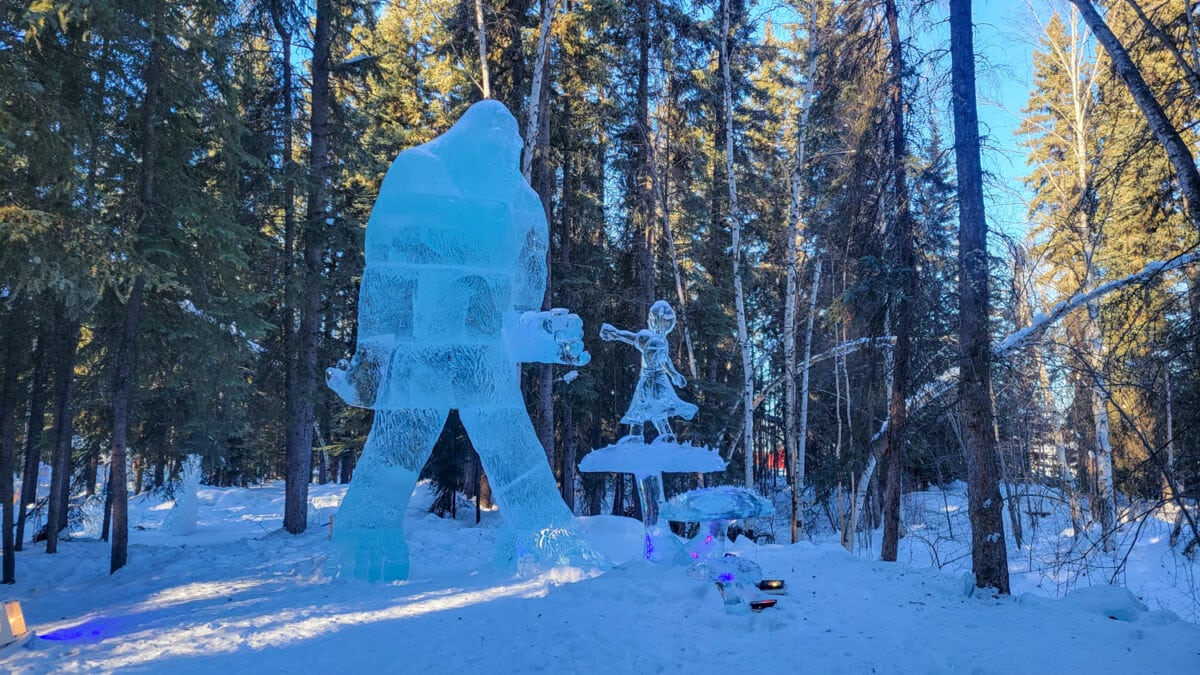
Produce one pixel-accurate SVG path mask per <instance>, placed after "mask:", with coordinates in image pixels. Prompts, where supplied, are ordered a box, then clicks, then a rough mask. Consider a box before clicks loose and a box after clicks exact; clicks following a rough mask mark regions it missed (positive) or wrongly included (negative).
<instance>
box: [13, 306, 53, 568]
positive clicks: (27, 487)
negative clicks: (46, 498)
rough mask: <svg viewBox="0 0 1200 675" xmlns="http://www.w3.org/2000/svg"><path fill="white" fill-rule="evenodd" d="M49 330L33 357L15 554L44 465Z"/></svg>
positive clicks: (46, 330)
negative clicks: (40, 469) (43, 444)
mask: <svg viewBox="0 0 1200 675" xmlns="http://www.w3.org/2000/svg"><path fill="white" fill-rule="evenodd" d="M50 330H52V329H47V327H46V326H45V325H43V326H42V334H41V335H39V336H38V338H37V346H36V347H35V348H34V354H33V380H32V381H31V382H30V385H29V421H28V423H27V424H26V427H25V467H24V471H23V472H22V473H21V508H20V509H19V513H18V514H17V536H16V541H15V542H14V544H13V548H14V550H17V551H20V550H22V548H23V546H24V542H25V519H26V518H27V516H28V508H27V507H28V506H29V505H31V504H33V503H35V502H36V501H37V486H38V469H39V468H41V463H42V431H43V429H44V427H45V426H46V414H45V413H46V387H45V384H46V383H45V379H46V352H47V351H49V344H48V343H49V337H48V336H49V335H50Z"/></svg>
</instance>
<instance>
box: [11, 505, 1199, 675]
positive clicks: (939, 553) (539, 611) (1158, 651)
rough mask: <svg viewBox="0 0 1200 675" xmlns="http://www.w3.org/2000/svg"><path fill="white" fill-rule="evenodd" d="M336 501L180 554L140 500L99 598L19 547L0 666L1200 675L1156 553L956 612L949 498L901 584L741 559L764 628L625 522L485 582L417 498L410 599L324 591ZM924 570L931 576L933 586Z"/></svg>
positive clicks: (215, 510) (449, 527)
mask: <svg viewBox="0 0 1200 675" xmlns="http://www.w3.org/2000/svg"><path fill="white" fill-rule="evenodd" d="M343 492H344V487H342V486H335V485H326V486H314V487H313V489H312V505H313V508H312V510H311V516H310V528H309V530H308V532H306V533H305V534H303V535H301V536H296V537H293V536H290V535H287V534H284V533H283V532H282V531H280V530H279V528H280V524H281V516H280V514H281V513H282V510H283V508H282V505H283V489H282V485H270V486H266V487H260V488H252V489H242V488H211V487H202V488H201V489H200V492H199V502H200V509H199V522H198V528H197V530H196V532H195V533H194V534H191V535H186V536H178V535H169V534H165V533H163V532H159V531H158V528H159V526H160V524H161V523H162V520H163V518H164V517H165V515H166V513H167V511H168V510H169V508H170V502H167V503H162V502H161V501H160V500H158V499H153V498H151V499H142V498H135V500H134V502H133V504H132V510H131V523H132V524H133V525H134V526H135V528H134V529H133V531H132V532H131V546H130V551H129V564H128V565H127V566H126V567H125V568H124V569H122V570H120V571H119V572H117V573H116V574H115V575H111V576H110V575H109V574H108V545H107V544H105V543H102V542H98V541H94V540H92V541H89V540H77V541H70V542H65V543H63V544H62V545H61V546H60V553H59V554H57V555H54V556H49V555H46V554H45V553H44V552H43V549H42V547H41V545H39V546H36V547H30V548H29V550H27V551H25V552H23V553H20V554H18V558H17V565H18V568H17V570H18V583H17V584H16V585H15V586H11V587H6V588H4V591H3V596H4V597H5V598H16V599H19V600H20V601H21V602H22V605H23V607H24V610H25V618H26V621H27V623H28V624H29V626H30V627H31V628H33V629H34V630H36V631H37V633H38V636H39V637H38V639H35V640H33V641H32V642H31V643H30V644H29V646H28V647H27V648H20V649H16V650H9V651H8V652H5V653H3V654H0V670H7V671H12V672H17V673H50V672H55V673H58V672H88V673H91V672H105V671H121V672H131V671H132V672H170V673H181V672H182V673H186V672H203V673H214V672H229V673H233V672H246V671H254V672H264V673H311V672H364V673H369V672H404V673H423V672H435V673H441V672H487V673H493V672H501V673H507V672H529V671H545V672H555V673H558V672H583V671H590V672H631V673H654V672H690V673H694V672H701V673H723V672H730V671H733V670H734V669H739V670H753V671H759V672H788V673H790V672H813V673H838V672H845V673H867V672H881V673H905V672H911V673H942V672H944V673H950V672H954V673H958V672H973V673H1034V672H1047V673H1085V672H1086V673H1147V672H1177V673H1194V672H1200V626H1197V625H1196V624H1194V623H1191V622H1189V621H1186V620H1181V619H1180V618H1179V617H1178V616H1177V614H1176V613H1173V612H1170V611H1166V610H1158V609H1147V607H1146V605H1150V606H1152V607H1158V606H1160V605H1166V606H1174V607H1176V611H1177V612H1180V613H1184V612H1186V610H1187V607H1188V606H1189V605H1188V603H1189V602H1190V600H1189V597H1188V594H1187V593H1186V590H1185V591H1182V592H1181V591H1180V590H1179V589H1180V586H1179V584H1177V583H1168V582H1165V581H1162V579H1163V578H1165V577H1164V576H1163V569H1158V568H1155V561H1156V560H1157V561H1158V563H1161V564H1162V565H1166V564H1167V563H1166V562H1165V556H1169V557H1172V559H1173V554H1169V552H1167V551H1166V549H1165V544H1163V545H1162V546H1161V547H1160V546H1159V544H1158V543H1153V544H1151V543H1149V542H1150V539H1153V538H1154V537H1155V536H1157V535H1155V534H1153V533H1151V535H1150V538H1146V534H1143V539H1144V540H1145V541H1146V542H1148V543H1147V545H1146V546H1144V547H1138V548H1137V549H1135V553H1136V555H1133V554H1131V555H1130V556H1129V558H1130V562H1129V563H1128V565H1127V571H1126V573H1125V575H1124V577H1123V578H1122V579H1121V580H1122V581H1124V582H1126V583H1128V584H1130V586H1131V587H1132V588H1133V590H1134V591H1137V592H1138V593H1139V594H1141V595H1142V597H1143V598H1145V602H1144V603H1143V602H1140V601H1139V600H1138V598H1137V597H1135V595H1134V593H1132V592H1130V591H1128V590H1125V589H1124V588H1116V587H1109V586H1103V585H1097V586H1091V587H1087V588H1078V589H1077V590H1075V591H1073V592H1071V593H1069V594H1067V595H1066V596H1065V598H1063V599H1058V600H1052V599H1048V598H1047V597H1045V596H1046V595H1049V594H1052V593H1054V592H1056V591H1057V590H1059V588H1058V587H1057V585H1056V582H1055V581H1054V580H1055V578H1056V577H1055V574H1056V571H1055V570H1053V569H1045V568H1042V567H1040V566H1039V565H1034V564H1031V565H1029V566H1027V568H1025V570H1024V571H1018V572H1015V573H1014V592H1015V593H1016V596H1015V597H1004V598H994V597H992V596H990V595H988V594H984V593H974V594H972V595H967V594H966V593H965V592H964V590H965V589H967V588H969V587H970V584H969V583H964V579H963V577H962V575H961V569H962V566H963V565H964V564H965V565H966V566H967V567H969V561H966V562H965V563H964V560H965V559H956V558H961V556H962V555H963V551H961V544H958V543H957V542H955V541H951V540H949V539H948V538H946V537H943V535H947V536H948V532H946V533H942V534H938V532H940V528H941V527H942V526H940V525H934V524H933V522H937V518H932V517H927V516H929V515H930V514H938V513H939V512H938V508H940V509H941V511H940V516H941V518H942V519H945V517H946V516H947V515H949V517H950V520H949V521H946V523H947V524H946V525H945V527H946V528H947V529H949V528H950V527H954V528H956V529H955V532H956V533H958V532H960V530H959V529H957V528H959V527H962V528H965V522H958V521H956V520H955V518H956V514H957V513H958V512H959V511H960V510H965V507H963V506H962V504H961V501H956V497H955V495H954V494H953V493H951V494H947V495H942V494H941V493H918V494H916V495H913V496H910V497H909V498H908V499H909V501H908V506H907V507H906V508H907V514H906V522H907V528H908V532H909V536H908V537H906V538H905V539H904V540H903V548H902V562H901V563H899V564H885V563H881V562H876V561H872V560H870V559H869V558H867V557H863V556H859V555H852V554H849V553H847V552H845V551H844V550H843V549H841V548H840V547H839V546H837V545H836V544H833V543H818V544H811V543H800V544H796V545H793V546H782V545H761V546H759V545H754V544H750V543H747V542H746V540H739V542H738V543H736V544H734V545H733V546H732V548H733V549H734V550H735V551H737V552H738V553H739V554H741V555H743V556H747V557H750V558H752V559H754V560H756V561H758V562H759V563H760V564H761V565H762V567H763V569H764V572H765V573H766V575H767V576H768V577H780V578H784V579H786V580H787V581H788V584H789V589H790V592H789V594H788V595H786V596H782V597H781V598H780V602H779V604H778V606H777V607H775V608H773V609H768V610H764V611H763V612H761V613H757V614H750V613H745V614H742V613H728V612H727V611H726V610H725V608H724V605H723V604H722V602H721V599H720V596H719V594H718V591H717V590H716V588H715V587H714V586H713V585H712V584H710V583H705V582H700V581H695V580H693V579H690V578H688V576H687V575H686V574H685V572H684V570H683V569H680V568H678V567H672V566H667V565H654V564H649V563H644V562H641V561H640V560H639V559H638V555H639V552H640V548H641V541H642V539H641V529H640V525H639V524H638V523H636V522H634V521H631V520H629V519H625V518H615V517H611V516H602V517H596V518H588V519H585V520H584V527H585V530H586V534H587V536H588V537H589V538H590V539H591V540H592V541H593V543H594V544H595V545H596V546H597V547H598V548H601V549H602V550H604V551H605V552H607V553H608V554H609V555H610V557H612V558H614V559H615V560H617V561H623V564H620V565H618V566H616V567H615V568H612V569H605V570H589V569H576V568H559V569H551V570H542V571H537V570H526V571H525V573H524V574H517V573H515V572H513V571H511V570H504V569H500V568H498V567H496V566H495V565H493V563H492V552H493V540H494V536H495V532H496V525H497V523H498V519H499V515H498V514H497V513H494V512H492V513H485V514H484V521H483V523H482V524H481V525H478V526H477V525H475V523H474V520H473V513H470V512H469V510H466V509H464V512H463V513H461V514H460V515H461V516H462V518H461V519H460V520H457V521H453V520H443V519H439V518H437V517H435V516H432V515H429V514H427V513H425V512H424V509H425V508H426V507H427V506H428V504H429V503H430V497H429V495H428V493H427V491H426V490H425V488H424V487H423V486H419V487H418V494H417V495H415V496H414V499H413V503H412V507H411V511H410V514H409V519H408V522H407V531H408V533H409V542H410V548H411V553H412V578H411V579H410V580H408V581H406V582H403V583H397V584H368V583H365V582H357V581H344V580H331V579H329V578H328V577H327V576H325V575H324V574H323V572H322V569H321V568H322V561H323V559H324V556H325V554H326V551H327V547H328V536H329V526H328V523H329V521H330V515H331V514H333V513H334V511H335V510H336V507H337V505H338V503H339V502H340V500H341V496H342V494H343ZM923 520H929V521H932V522H930V523H923V522H921V521H923ZM1156 526H1157V525H1152V527H1156ZM1053 527H1058V524H1054V525H1053ZM1049 528H1051V524H1050V523H1047V524H1045V525H1043V526H1042V527H1041V528H1040V529H1041V530H1042V533H1043V534H1044V533H1045V532H1047V531H1049ZM922 531H924V532H925V533H926V534H925V535H922V534H921V533H922ZM961 532H962V533H963V534H964V535H965V533H966V530H965V529H962V530H961ZM1055 534H1056V535H1058V534H1061V530H1059V531H1057V532H1055ZM922 536H924V538H922ZM964 538H965V537H964ZM1058 538H1060V539H1061V537H1058ZM1043 539H1044V540H1045V541H1047V542H1049V541H1052V540H1053V539H1054V537H1043ZM927 542H928V543H927ZM1051 545H1052V544H1049V543H1046V544H1043V545H1042V547H1043V548H1045V547H1046V546H1051ZM1037 548H1038V547H1037V546H1035V547H1033V548H1031V549H1030V551H1029V552H1026V551H1024V550H1021V551H1015V550H1014V551H1013V560H1014V564H1016V560H1017V558H1019V557H1021V556H1027V557H1029V558H1030V559H1034V558H1038V556H1041V555H1043V554H1044V553H1045V551H1043V550H1035V549H1037ZM875 550H876V551H877V550H878V548H877V544H876V545H875ZM932 552H936V560H938V561H939V562H941V563H942V564H943V569H941V570H939V569H938V568H936V567H930V566H929V562H930V560H931V559H935V556H934V555H933V553H932ZM1156 556H1157V557H1156ZM906 560H909V561H910V562H911V564H910V562H905V561H906ZM1172 564H1176V563H1172ZM1030 570H1032V571H1030ZM1061 572H1062V570H1061V569H1060V570H1058V572H1057V573H1061ZM1094 576H1095V575H1094ZM1081 579H1082V580H1081ZM1086 579H1087V577H1086V575H1084V576H1080V575H1075V576H1074V581H1073V582H1072V585H1075V586H1084V585H1086V584H1087V583H1089V582H1088V581H1086ZM1139 580H1142V581H1139ZM1099 581H1100V579H1099V578H1093V579H1092V580H1091V582H1092V583H1096V582H1099ZM1139 584H1140V586H1139ZM1039 585H1040V588H1039ZM1139 589H1140V590H1139ZM1026 591H1037V592H1038V593H1037V594H1035V593H1032V592H1026ZM1022 593H1023V594H1022Z"/></svg>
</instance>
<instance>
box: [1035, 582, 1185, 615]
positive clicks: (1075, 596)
mask: <svg viewBox="0 0 1200 675" xmlns="http://www.w3.org/2000/svg"><path fill="white" fill-rule="evenodd" d="M1021 601H1022V602H1026V600H1025V597H1024V596H1022V598H1021ZM1059 602H1060V603H1061V606H1063V607H1067V608H1069V609H1075V610H1079V611H1082V612H1086V613H1089V614H1099V615H1101V616H1106V617H1108V618H1110V619H1113V620H1116V621H1127V622H1130V623H1132V622H1135V621H1140V622H1143V623H1144V622H1147V621H1148V622H1150V623H1156V624H1163V623H1174V622H1176V621H1179V616H1178V615H1176V614H1175V613H1174V612H1170V611H1167V610H1159V611H1155V612H1151V611H1150V608H1148V607H1146V605H1145V604H1144V603H1142V601H1141V600H1138V599H1137V596H1135V595H1134V594H1133V593H1132V592H1131V591H1130V590H1129V589H1128V588H1123V587H1120V586H1088V587H1086V588H1080V589H1077V590H1075V591H1072V592H1071V593H1070V594H1068V595H1067V596H1066V597H1064V598H1063V599H1062V600H1060V601H1059Z"/></svg>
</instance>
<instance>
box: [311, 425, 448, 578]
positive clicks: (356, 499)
mask: <svg viewBox="0 0 1200 675" xmlns="http://www.w3.org/2000/svg"><path fill="white" fill-rule="evenodd" d="M447 413H448V411H446V410H434V409H405V410H377V411H376V412H375V421H374V422H373V423H372V424H371V433H370V435H368V436H367V444H366V445H365V446H364V447H363V453H362V457H361V458H360V459H359V460H358V464H357V466H355V469H354V478H353V480H351V481H350V487H349V488H348V489H347V490H346V497H345V499H343V500H342V505H341V507H340V508H339V509H338V512H337V516H335V518H334V530H333V551H332V555H331V563H332V566H333V571H335V572H337V573H339V574H352V575H353V576H355V577H358V578H360V579H366V580H368V581H380V580H382V581H397V580H400V579H406V578H408V545H407V544H406V543H405V541H404V513H405V511H406V510H407V509H408V500H409V498H410V497H411V496H412V491H413V488H414V487H415V486H416V484H417V476H418V474H420V472H421V467H423V466H424V465H425V460H427V459H428V458H429V453H430V452H432V450H433V444H434V443H435V442H436V441H437V438H438V434H439V433H441V430H442V425H443V424H444V423H445V421H446V414H447Z"/></svg>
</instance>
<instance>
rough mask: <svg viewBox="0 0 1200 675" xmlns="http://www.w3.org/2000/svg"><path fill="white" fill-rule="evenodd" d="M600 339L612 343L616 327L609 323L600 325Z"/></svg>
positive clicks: (615, 334)
mask: <svg viewBox="0 0 1200 675" xmlns="http://www.w3.org/2000/svg"><path fill="white" fill-rule="evenodd" d="M600 339H601V340H604V341H605V342H612V341H613V340H616V339H617V327H616V326H614V325H612V324H611V323H602V324H600Z"/></svg>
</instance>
